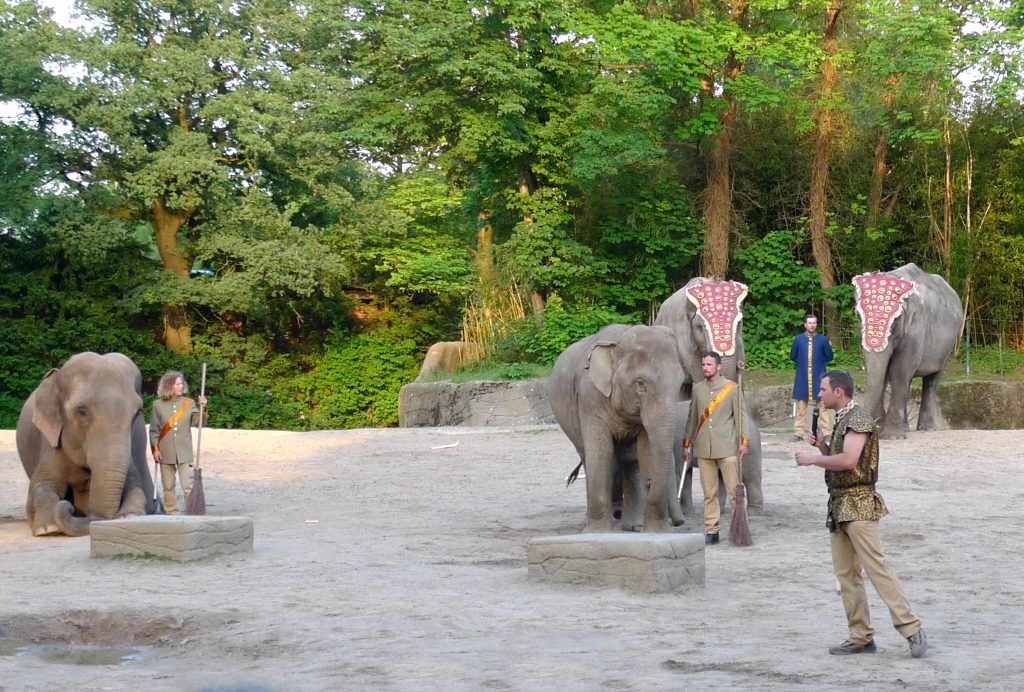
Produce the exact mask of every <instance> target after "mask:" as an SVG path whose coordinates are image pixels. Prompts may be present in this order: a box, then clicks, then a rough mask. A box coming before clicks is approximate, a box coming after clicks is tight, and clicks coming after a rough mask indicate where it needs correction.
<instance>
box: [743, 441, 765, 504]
mask: <svg viewBox="0 0 1024 692" xmlns="http://www.w3.org/2000/svg"><path fill="white" fill-rule="evenodd" d="M742 483H743V488H744V490H745V491H746V495H747V509H749V510H750V511H751V512H758V513H760V512H764V492H763V490H762V489H761V450H760V447H758V449H757V450H754V449H751V450H750V451H749V452H747V456H745V457H743V477H742Z"/></svg>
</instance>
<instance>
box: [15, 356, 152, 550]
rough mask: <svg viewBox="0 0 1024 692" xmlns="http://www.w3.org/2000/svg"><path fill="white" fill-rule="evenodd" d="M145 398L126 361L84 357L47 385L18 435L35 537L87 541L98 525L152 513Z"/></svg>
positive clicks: (49, 377) (27, 409) (52, 375)
mask: <svg viewBox="0 0 1024 692" xmlns="http://www.w3.org/2000/svg"><path fill="white" fill-rule="evenodd" d="M141 392H142V374H141V373H140V372H139V369H138V368H137V367H136V366H135V363H133V362H132V361H131V359H130V358H128V357H127V356H125V355H122V354H120V353H107V354H105V355H99V354H96V353H79V354H77V355H74V356H71V358H69V359H68V360H67V362H66V363H64V366H63V367H61V368H59V369H56V368H55V369H53V370H51V371H50V372H49V373H47V374H46V376H45V377H43V380H42V382H41V383H40V384H39V386H38V387H36V389H35V391H34V392H32V394H31V395H30V396H29V398H28V400H27V401H25V405H24V406H23V407H22V409H21V416H20V417H19V418H18V429H17V434H16V440H17V445H18V455H19V456H20V457H21V464H22V466H24V467H25V473H27V474H28V477H29V486H28V503H27V504H26V506H25V513H26V517H27V519H28V522H29V524H30V525H31V526H32V533H33V534H35V535H36V536H43V535H47V534H54V533H65V534H67V535H69V536H84V535H86V534H87V533H88V532H89V524H90V523H91V522H92V521H93V520H94V519H113V518H115V517H124V516H129V515H134V514H146V513H152V512H153V511H154V509H155V507H154V501H153V480H152V477H151V476H150V474H149V468H148V466H147V464H146V448H147V438H146V424H145V420H144V419H143V416H142V396H141Z"/></svg>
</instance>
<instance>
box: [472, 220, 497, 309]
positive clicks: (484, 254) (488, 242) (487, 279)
mask: <svg viewBox="0 0 1024 692" xmlns="http://www.w3.org/2000/svg"><path fill="white" fill-rule="evenodd" d="M476 218H477V231H476V249H475V250H474V251H473V258H474V260H475V262H476V276H477V280H478V281H479V282H480V294H481V295H483V296H488V295H490V294H491V293H492V292H493V291H494V290H495V289H496V288H497V285H496V284H497V279H496V277H495V274H494V226H492V225H491V221H490V212H487V211H481V212H480V213H479V214H477V217H476Z"/></svg>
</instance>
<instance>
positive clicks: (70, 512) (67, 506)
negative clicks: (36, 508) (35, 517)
mask: <svg viewBox="0 0 1024 692" xmlns="http://www.w3.org/2000/svg"><path fill="white" fill-rule="evenodd" d="M74 512H75V507H74V505H72V504H71V503H70V502H68V501H67V500H61V501H60V502H58V503H57V509H56V511H55V512H54V519H55V520H56V522H57V528H59V529H60V530H61V531H62V532H63V533H65V534H67V535H68V536H88V535H89V524H91V523H92V517H76V516H75V514H74Z"/></svg>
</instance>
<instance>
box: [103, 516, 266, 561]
mask: <svg viewBox="0 0 1024 692" xmlns="http://www.w3.org/2000/svg"><path fill="white" fill-rule="evenodd" d="M89 535H90V537H91V538H90V540H91V551H90V555H91V556H92V557H157V558H163V559H165V560H176V561H178V562H190V561H192V560H201V559H203V558H207V557H212V556H214V555H237V554H240V553H251V552H252V541H253V521H252V519H250V518H248V517H211V516H202V517H197V516H186V515H175V516H165V515H151V516H145V517H131V518H129V519H111V520H110V521H96V522H93V523H92V524H91V525H90V527H89Z"/></svg>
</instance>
